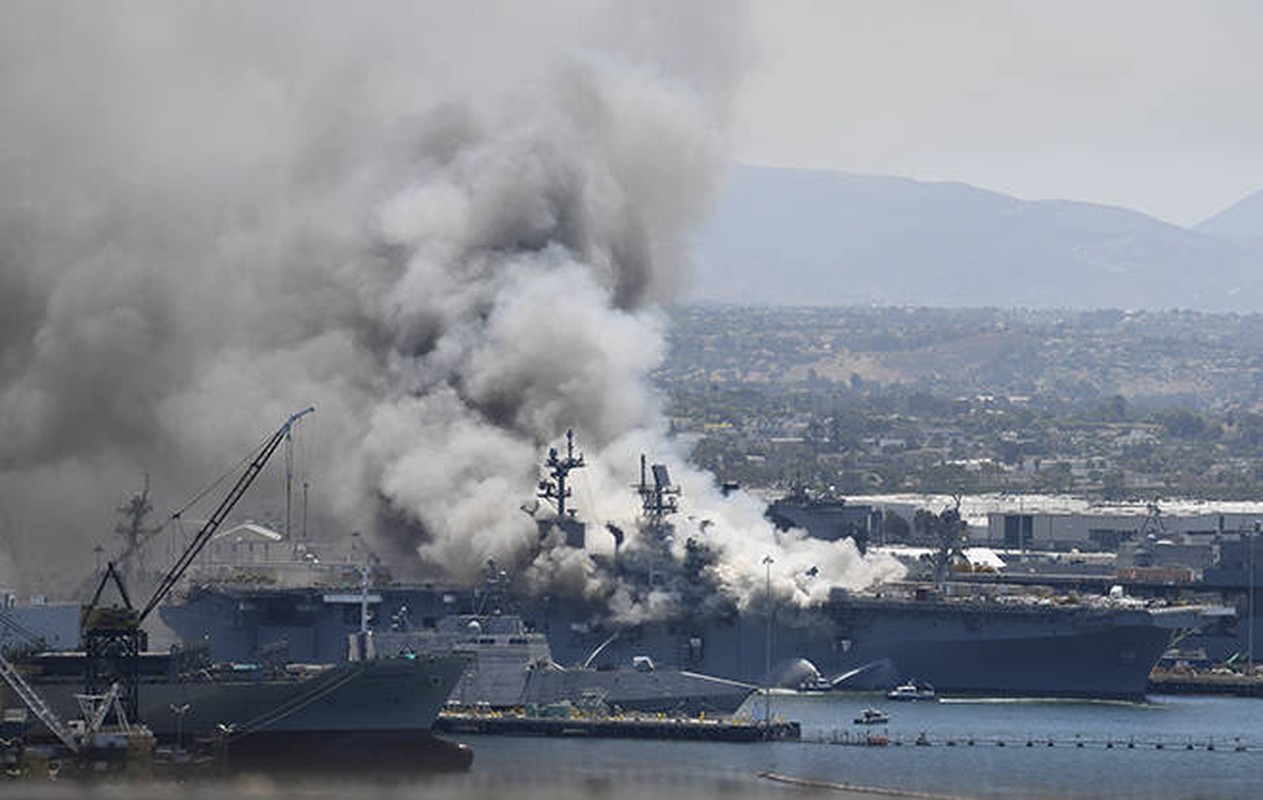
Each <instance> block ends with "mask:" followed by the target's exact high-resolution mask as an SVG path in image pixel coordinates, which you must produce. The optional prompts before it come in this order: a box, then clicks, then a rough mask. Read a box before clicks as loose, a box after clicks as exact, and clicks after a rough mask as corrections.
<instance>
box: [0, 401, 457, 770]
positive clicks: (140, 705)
mask: <svg viewBox="0 0 1263 800" xmlns="http://www.w3.org/2000/svg"><path fill="white" fill-rule="evenodd" d="M313 410H314V409H311V408H308V409H305V410H303V411H301V412H299V413H297V414H294V415H293V416H291V417H290V418H289V419H288V420H287V421H286V422H285V424H284V425H282V426H281V428H279V429H278V430H277V431H276V432H275V433H274V434H272V436H271V437H270V438H269V439H268V440H267V441H266V442H265V443H264V444H263V445H261V446H260V448H259V449H258V450H257V451H255V453H253V454H252V461H251V462H250V464H249V466H248V467H247V469H246V471H245V473H244V474H243V475H241V476H240V477H239V478H238V480H237V482H236V484H235V485H234V486H233V488H232V489H231V490H230V491H229V493H228V495H227V496H226V497H225V498H224V499H223V500H222V501H221V502H220V504H219V506H218V507H217V508H216V510H215V511H214V512H213V513H212V514H211V516H210V518H209V519H208V520H207V521H206V522H205V523H204V524H203V525H202V527H201V528H200V530H199V531H198V532H197V534H196V535H195V536H194V538H193V540H192V542H191V543H190V544H189V545H188V546H187V547H186V548H185V550H184V552H183V554H182V555H181V556H180V558H179V559H178V560H177V561H176V564H175V565H174V566H173V567H171V569H170V570H168V571H167V572H166V573H165V574H163V575H162V576H161V578H160V579H159V581H158V584H157V588H156V589H154V591H153V593H152V594H151V595H150V596H149V600H148V602H147V603H145V604H144V605H143V606H133V605H132V603H131V599H130V595H129V592H128V590H127V586H126V581H125V580H124V578H123V574H124V570H123V569H121V568H118V567H116V565H115V563H114V562H112V561H111V562H110V563H109V564H108V565H107V567H106V568H105V569H104V570H103V571H102V573H101V575H100V576H99V582H98V583H97V586H96V590H95V593H94V594H93V596H92V599H91V601H90V602H88V604H87V605H85V606H82V607H77V606H67V605H49V604H47V603H36V604H32V605H30V606H27V607H21V606H18V605H17V604H16V598H15V597H14V596H13V595H11V594H6V595H5V602H4V604H3V606H4V607H3V608H2V609H0V630H3V632H4V635H3V636H2V637H0V647H2V648H3V653H0V674H2V675H3V679H4V681H5V682H6V683H8V685H9V687H10V688H11V689H13V693H14V695H16V697H14V698H13V699H14V700H17V699H20V700H21V701H22V702H23V703H24V704H25V705H26V707H27V708H28V709H29V710H30V711H31V712H33V714H34V717H35V718H36V719H38V721H39V722H41V723H43V726H44V728H46V729H47V731H48V732H49V733H51V734H54V735H56V736H57V737H58V738H60V739H62V741H63V742H67V743H68V746H70V747H71V749H75V748H74V746H73V739H72V737H70V736H69V735H68V734H67V732H66V729H65V726H63V725H62V723H61V722H60V720H61V719H71V718H74V717H76V716H78V714H79V713H80V711H81V708H80V704H81V701H83V700H84V699H85V698H93V697H95V698H98V699H100V698H109V699H108V700H107V701H106V702H107V705H106V706H103V707H102V708H105V709H108V710H107V711H106V712H105V713H106V714H108V715H113V716H114V717H115V722H116V723H117V724H119V725H121V726H122V727H124V728H126V727H127V726H128V725H129V724H131V723H135V722H138V721H139V722H142V723H144V724H145V725H146V726H147V727H148V728H149V730H150V731H152V733H153V734H154V736H156V737H157V738H158V739H161V740H165V741H173V740H174V741H175V743H176V745H177V747H179V746H181V745H182V744H183V743H191V742H193V741H195V740H214V742H215V746H216V748H218V749H219V750H220V751H221V752H222V753H228V754H231V756H232V758H233V759H234V761H235V762H236V763H237V764H238V765H241V764H251V763H256V764H258V765H260V766H264V767H267V768H277V767H289V766H294V767H305V768H319V767H321V766H324V767H330V768H337V767H338V765H342V766H347V765H348V761H347V759H349V758H352V757H353V758H354V764H355V766H358V767H363V768H369V769H399V768H403V769H417V768H424V769H465V768H468V766H469V763H470V761H471V759H472V754H471V753H470V751H469V749H468V748H465V747H463V746H461V745H454V744H451V743H448V742H445V741H443V740H440V739H436V738H435V737H433V736H432V735H431V727H432V725H433V723H434V721H435V719H436V718H437V716H438V712H439V711H440V709H441V708H442V707H443V704H444V703H445V702H446V701H447V698H448V697H449V695H450V694H451V691H452V689H453V688H454V687H455V685H456V683H457V681H458V679H459V678H460V676H461V674H462V673H463V671H464V669H465V667H466V665H467V663H468V657H467V656H465V655H463V654H460V653H453V652H447V651H444V652H432V653H425V654H421V653H415V652H411V651H409V652H401V653H398V654H393V655H391V656H389V657H381V658H375V657H372V654H371V653H369V652H368V650H369V648H367V647H366V646H365V643H366V641H367V640H368V639H369V636H370V635H369V631H368V629H367V627H366V625H365V621H364V619H363V617H361V624H360V626H359V628H358V629H355V630H352V631H351V632H349V633H348V634H344V639H346V642H345V643H344V644H343V646H342V647H341V648H339V650H340V651H341V652H340V655H339V657H337V658H334V659H325V660H321V661H318V662H313V661H306V662H303V663H295V662H294V660H293V659H291V658H289V657H288V654H287V653H285V652H283V651H282V650H281V649H279V648H271V649H270V650H269V649H267V648H265V649H264V650H263V651H256V652H255V653H254V654H252V658H250V659H245V660H241V659H232V658H227V659H220V660H214V659H212V658H211V656H210V648H209V647H208V646H207V644H206V640H205V639H198V638H193V639H184V640H181V641H178V642H172V643H170V649H169V651H168V652H160V651H159V652H154V651H150V650H149V649H148V645H149V631H148V630H147V629H146V627H144V623H145V622H146V619H151V618H150V617H149V615H150V613H151V612H153V611H154V610H156V609H158V608H160V607H161V606H162V605H163V601H164V600H165V599H166V598H167V596H168V594H169V593H170V591H171V589H172V588H174V587H175V586H176V585H177V583H179V582H180V580H181V578H182V577H183V576H184V574H185V572H186V571H187V568H188V567H189V566H190V565H191V564H192V563H193V561H194V559H195V558H196V557H197V556H198V555H199V554H200V553H201V551H202V550H203V549H204V548H205V547H206V546H207V545H208V544H210V543H211V541H212V540H213V539H214V537H215V534H216V531H217V530H218V528H219V526H220V525H221V523H222V522H223V520H224V519H225V518H226V517H227V515H228V513H229V512H230V511H231V510H232V508H233V506H234V505H235V504H236V503H237V501H238V500H239V499H240V498H241V497H242V496H243V495H244V493H245V492H246V490H247V489H248V488H249V486H250V485H251V483H252V482H253V481H254V479H255V477H257V476H258V474H259V472H260V471H261V470H262V468H263V466H264V465H265V464H266V463H267V461H268V459H269V458H270V456H271V455H272V453H273V452H275V450H276V449H277V448H278V447H279V446H280V445H281V443H282V442H283V441H287V440H288V439H289V436H290V432H291V429H292V428H293V426H294V425H295V423H296V422H297V421H298V420H299V419H301V418H302V417H303V416H304V415H306V414H308V413H311V412H312V411H313ZM147 495H148V485H147V483H146V489H145V491H144V492H143V493H142V494H141V495H138V496H137V497H135V498H133V502H132V503H130V504H129V505H128V506H127V507H125V508H126V509H128V510H129V511H130V512H131V514H132V521H133V523H135V524H133V525H131V526H128V530H127V531H124V533H125V534H126V533H128V532H134V531H136V530H140V526H139V523H140V522H142V521H143V517H144V514H145V513H147V511H148V509H149V508H151V505H150V504H149V503H148V497H147ZM111 581H112V582H113V586H114V588H115V590H116V591H117V595H118V601H120V602H116V603H114V604H113V605H110V606H106V605H105V604H104V600H105V592H106V590H107V589H108V588H109V586H110V583H111ZM133 588H134V587H133ZM71 619H73V620H74V625H73V628H74V634H73V638H72V633H71V631H70V628H71V625H70V621H71ZM8 718H9V717H8V715H6V719H8ZM99 721H100V720H98V722H99ZM32 722H33V721H32ZM41 730H42V729H41V728H38V727H33V728H32V730H31V731H30V733H31V734H32V735H34V736H36V737H38V736H39V735H40V733H41ZM25 733H27V732H26V731H23V734H25ZM185 737H187V738H185ZM182 739H183V742H182V741H181V740H182ZM326 756H327V757H328V759H329V760H326V759H325V757H326Z"/></svg>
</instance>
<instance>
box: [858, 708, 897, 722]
mask: <svg viewBox="0 0 1263 800" xmlns="http://www.w3.org/2000/svg"><path fill="white" fill-rule="evenodd" d="M887 722H890V716H889V715H888V714H887V713H886V712H885V711H882V710H881V709H877V708H866V709H864V710H863V711H861V712H860V715H859V716H858V717H856V718H855V724H856V725H885V724H886V723H887Z"/></svg>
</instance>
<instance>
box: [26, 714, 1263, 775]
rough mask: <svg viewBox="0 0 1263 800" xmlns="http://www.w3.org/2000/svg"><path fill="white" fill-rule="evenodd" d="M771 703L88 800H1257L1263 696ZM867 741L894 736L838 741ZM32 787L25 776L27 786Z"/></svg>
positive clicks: (471, 740) (479, 740) (486, 739)
mask: <svg viewBox="0 0 1263 800" xmlns="http://www.w3.org/2000/svg"><path fill="white" fill-rule="evenodd" d="M869 706H876V707H879V708H881V709H883V710H885V711H886V712H887V713H888V714H889V717H890V719H889V723H888V724H884V725H869V726H862V725H856V724H855V723H854V722H853V720H854V719H855V717H857V716H858V715H859V714H860V712H861V711H862V710H863V709H864V708H866V707H869ZM766 709H767V710H770V713H771V714H772V716H773V717H783V718H786V719H795V720H798V721H800V722H801V725H802V736H803V738H802V739H801V740H800V741H774V742H758V743H735V742H702V741H678V740H673V741H662V740H640V739H600V738H582V737H576V738H557V737H538V736H536V737H511V736H484V735H471V736H461V735H448V736H447V737H446V738H448V739H453V740H458V741H464V742H466V743H468V744H469V745H470V746H471V747H472V748H473V750H474V753H475V755H474V761H473V766H472V768H471V769H470V770H469V771H468V772H464V773H455V774H445V775H432V776H426V775H420V774H418V775H412V776H409V775H405V776H403V777H400V776H399V775H393V776H391V777H389V778H385V777H382V776H375V775H372V774H369V775H366V774H365V773H364V772H363V771H356V770H354V769H353V765H348V769H347V770H346V773H345V776H343V775H342V774H340V772H339V771H337V770H335V772H334V774H333V775H330V774H328V773H327V772H326V773H322V775H321V777H319V778H318V779H316V778H313V780H312V781H310V782H305V781H303V780H302V778H301V776H292V775H291V776H289V777H287V778H285V779H283V780H281V779H277V778H269V777H267V776H260V775H251V774H246V773H244V772H236V771H231V770H230V772H229V774H228V775H226V776H224V777H223V778H222V779H216V780H212V781H208V782H197V783H183V782H181V783H182V785H180V786H178V787H176V786H171V785H142V786H136V787H132V788H126V787H121V786H119V787H114V788H113V789H108V788H107V789H103V790H102V791H99V792H97V793H95V794H94V796H119V797H124V796H125V797H127V798H128V800H144V798H148V797H163V796H171V795H170V792H171V791H174V790H178V791H179V792H180V793H181V794H182V795H184V796H189V797H204V798H207V800H212V799H213V800H218V798H237V797H252V798H273V799H279V798H289V797H303V798H324V797H352V796H353V797H359V798H364V800H370V799H371V798H421V797H424V798H427V799H428V800H434V799H435V798H450V799H451V800H474V799H475V798H478V799H479V800H481V799H482V798H514V799H515V800H516V799H517V798H530V799H531V800H535V799H536V798H538V800H569V798H607V799H608V800H631V799H633V798H634V799H635V800H642V798H671V800H693V799H694V798H695V799H696V800H712V799H715V800H718V799H720V798H722V800H744V799H745V798H756V797H757V798H766V797H776V798H787V797H813V798H839V800H849V799H850V798H871V797H890V796H894V797H918V798H927V797H929V798H947V797H951V798H979V799H980V800H1000V798H1004V799H1005V800H1009V799H1010V798H1016V799H1017V800H1053V799H1054V798H1058V799H1061V800H1088V799H1089V798H1136V799H1137V800H1139V799H1140V798H1145V799H1146V800H1148V799H1150V798H1153V799H1155V800H1183V799H1188V800H1191V799H1193V798H1196V800H1229V799H1230V798H1231V799H1232V800H1237V799H1238V798H1251V797H1258V796H1260V794H1259V788H1258V780H1259V776H1260V775H1261V774H1263V699H1256V698H1230V697H1201V696H1174V695H1157V696H1153V697H1151V698H1150V699H1149V700H1148V701H1147V702H1143V703H1123V702H1086V701H1068V700H1048V701H1040V700H1029V699H1021V700H1018V699H1012V700H1006V699H965V698H952V697H946V698H944V699H943V701H942V702H937V703H933V702H915V703H896V702H890V701H887V700H886V698H885V697H884V696H882V695H879V694H862V693H836V694H817V695H811V694H774V695H773V696H772V697H771V698H770V702H768V703H767V706H766ZM743 710H744V711H745V712H746V713H748V714H750V715H751V716H754V717H756V718H762V715H763V714H764V713H765V705H764V698H762V697H757V696H756V697H754V698H752V699H751V700H750V701H748V702H747V704H746V706H745V707H743ZM869 735H872V736H875V737H884V738H885V739H887V740H888V742H889V744H887V745H885V746H848V744H846V742H852V743H854V742H856V741H857V740H859V739H861V738H863V737H867V736H869ZM918 740H920V741H921V742H922V744H917V741H918ZM776 778H783V779H785V780H789V781H795V782H797V785H795V783H791V782H785V781H783V780H778V779H776ZM14 788H17V787H16V786H15V787H14ZM36 788H37V787H34V786H31V785H26V786H23V787H22V791H23V796H28V795H27V792H30V791H31V790H33V789H36ZM869 789H872V790H876V791H868V790H869ZM37 793H38V794H39V796H47V797H79V796H82V794H81V792H80V790H78V789H74V788H72V787H71V786H67V785H65V784H63V785H62V786H60V787H56V786H48V785H46V786H43V787H38V792H37ZM29 796H34V795H29Z"/></svg>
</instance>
